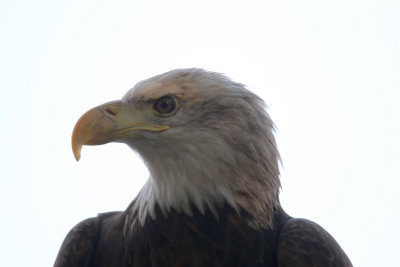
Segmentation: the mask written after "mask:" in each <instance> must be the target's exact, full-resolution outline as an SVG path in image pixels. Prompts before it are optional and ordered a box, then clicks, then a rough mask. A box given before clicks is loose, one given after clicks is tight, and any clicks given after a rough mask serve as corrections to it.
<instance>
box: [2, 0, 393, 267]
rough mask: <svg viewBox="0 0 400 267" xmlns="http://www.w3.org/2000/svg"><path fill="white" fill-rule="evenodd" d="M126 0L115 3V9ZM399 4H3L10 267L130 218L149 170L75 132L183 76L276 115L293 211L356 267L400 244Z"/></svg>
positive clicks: (285, 199)
mask: <svg viewBox="0 0 400 267" xmlns="http://www.w3.org/2000/svg"><path fill="white" fill-rule="evenodd" d="M111 2H112V4H111ZM399 5H400V4H399V2H398V1H395V0H393V1H379V0H375V1H365V0H364V1H355V0H353V1H349V0H346V1H318V0H315V1H310V0H304V1H294V0H292V1H232V0H231V1H205V0H203V1H172V0H169V1H148V0H147V1H138V0H137V1H99V0H97V1H18V0H16V1H7V2H6V1H2V2H1V4H0V33H1V36H0V38H1V39H0V47H1V49H0V73H1V74H0V90H1V91H0V92H1V96H2V99H3V100H4V101H3V103H2V104H1V105H0V119H1V120H0V122H1V132H0V134H1V140H2V141H3V142H2V143H3V144H2V152H3V153H1V178H0V179H1V180H0V203H1V204H0V205H1V206H0V208H1V212H2V215H1V219H0V236H1V238H0V251H1V256H0V265H1V266H7V267H12V266H51V265H52V264H53V261H54V259H55V257H56V254H57V252H58V249H59V247H60V245H61V242H62V241H63V239H64V237H65V235H66V234H67V232H68V231H69V230H70V229H71V228H72V227H73V226H74V225H75V224H76V223H78V222H79V221H81V220H83V219H85V218H87V217H90V216H95V215H96V214H97V213H99V212H105V211H111V210H123V209H125V208H126V207H127V205H128V204H129V203H130V201H131V200H133V198H134V197H135V195H136V193H137V192H138V191H139V189H140V188H141V186H142V185H143V183H144V182H145V180H146V179H147V176H148V173H147V170H146V169H145V167H144V166H143V164H142V163H141V161H140V159H139V158H138V157H137V156H136V155H135V154H134V153H133V152H132V151H130V150H129V148H128V147H126V146H124V145H122V144H108V145H105V146H98V147H84V149H83V151H82V159H81V161H80V162H79V163H77V162H75V160H74V157H73V155H72V151H71V147H70V136H71V132H72V129H73V127H74V125H75V122H76V121H77V119H78V118H79V117H80V115H81V114H83V112H85V111H86V110H88V109H89V108H91V107H93V106H95V105H98V104H101V103H104V102H107V101H110V100H115V99H119V98H120V97H122V96H123V94H124V93H125V92H126V91H127V90H128V89H129V88H131V87H132V86H133V85H134V84H135V83H136V82H138V81H140V80H142V79H146V78H148V77H150V76H153V75H156V74H159V73H162V72H165V71H168V70H171V69H174V68H182V67H202V68H206V69H209V70H213V71H218V72H223V73H225V74H227V75H228V76H229V77H231V78H233V79H234V80H235V81H238V82H241V83H244V84H247V85H248V87H249V89H250V90H252V91H254V92H256V93H257V94H258V95H260V96H261V97H262V98H263V99H265V101H266V102H267V104H268V105H269V107H270V114H271V116H272V118H273V119H274V121H275V123H276V125H277V128H278V132H277V140H278V146H279V149H280V152H281V155H282V159H283V164H284V170H283V172H282V184H283V190H282V193H281V201H282V205H283V207H284V208H285V210H286V211H287V212H288V213H289V214H291V215H292V216H296V217H305V218H308V219H312V220H314V221H316V222H317V223H319V224H320V225H322V226H323V227H324V228H325V229H327V230H328V231H329V232H330V233H331V234H332V235H333V236H334V237H335V238H336V239H337V241H338V242H339V243H340V244H341V246H342V247H343V248H344V249H345V251H346V252H347V253H348V255H349V256H350V258H351V260H352V261H353V264H354V265H355V266H393V265H394V264H395V263H397V262H398V255H397V254H398V249H399V247H398V243H399V241H400V227H399V225H398V224H399V219H400V216H399V214H398V212H399V203H400V196H399V195H398V190H399V188H400V179H399V178H400V167H399V165H400V164H399V163H400V157H399V149H400V141H399V136H400V123H399V117H400V107H399V106H400V105H399V103H400V79H399V74H400V63H399V62H400V52H399V50H400V49H399V48H400V34H399V29H400V15H399V14H400V13H399V11H400V8H399V7H400V6H399Z"/></svg>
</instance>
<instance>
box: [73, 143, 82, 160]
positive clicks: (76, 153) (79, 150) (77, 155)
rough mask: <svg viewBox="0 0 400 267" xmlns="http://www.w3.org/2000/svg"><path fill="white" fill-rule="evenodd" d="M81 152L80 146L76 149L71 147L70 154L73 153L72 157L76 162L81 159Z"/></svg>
mask: <svg viewBox="0 0 400 267" xmlns="http://www.w3.org/2000/svg"><path fill="white" fill-rule="evenodd" d="M81 150H82V146H81V145H80V146H78V147H72V152H73V153H74V157H75V159H76V161H79V160H80V158H81Z"/></svg>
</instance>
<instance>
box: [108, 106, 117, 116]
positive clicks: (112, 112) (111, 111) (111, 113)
mask: <svg viewBox="0 0 400 267" xmlns="http://www.w3.org/2000/svg"><path fill="white" fill-rule="evenodd" d="M106 112H107V113H108V114H110V115H112V116H117V114H116V113H115V112H114V111H113V110H112V109H111V108H106Z"/></svg>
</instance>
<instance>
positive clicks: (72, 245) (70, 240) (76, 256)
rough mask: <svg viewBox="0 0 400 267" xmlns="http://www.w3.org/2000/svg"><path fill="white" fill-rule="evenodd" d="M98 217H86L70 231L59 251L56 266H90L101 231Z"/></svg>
mask: <svg viewBox="0 0 400 267" xmlns="http://www.w3.org/2000/svg"><path fill="white" fill-rule="evenodd" d="M100 224H101V223H100V219H99V218H98V217H95V218H89V219H86V220H84V221H82V222H80V223H79V224H77V225H76V226H75V227H74V228H72V229H71V231H69V233H68V235H67V237H66V238H65V239H64V242H63V244H62V245H61V248H60V251H59V252H58V255H57V259H56V262H55V263H54V267H66V266H68V267H75V266H76V267H78V266H80V267H85V266H90V265H91V262H92V260H93V256H94V254H95V250H96V246H97V241H98V236H99V232H100Z"/></svg>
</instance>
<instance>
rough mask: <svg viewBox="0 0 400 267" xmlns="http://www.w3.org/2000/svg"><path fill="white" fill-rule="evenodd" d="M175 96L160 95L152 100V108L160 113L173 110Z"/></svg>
mask: <svg viewBox="0 0 400 267" xmlns="http://www.w3.org/2000/svg"><path fill="white" fill-rule="evenodd" d="M175 102H176V101H175V98H173V97H172V96H169V95H165V96H163V97H160V98H159V99H157V100H156V101H155V102H154V106H153V108H154V109H155V110H156V111H157V112H158V113H161V114H168V113H171V112H173V111H174V110H175V108H176V103H175Z"/></svg>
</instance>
